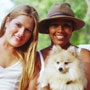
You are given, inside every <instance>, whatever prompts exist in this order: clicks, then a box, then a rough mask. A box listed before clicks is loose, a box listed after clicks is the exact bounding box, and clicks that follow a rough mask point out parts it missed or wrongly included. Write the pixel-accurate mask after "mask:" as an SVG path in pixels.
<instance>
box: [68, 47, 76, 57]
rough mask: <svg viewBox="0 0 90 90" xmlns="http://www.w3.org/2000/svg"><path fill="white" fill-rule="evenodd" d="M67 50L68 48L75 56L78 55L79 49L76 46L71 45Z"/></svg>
mask: <svg viewBox="0 0 90 90" xmlns="http://www.w3.org/2000/svg"><path fill="white" fill-rule="evenodd" d="M67 50H68V51H69V52H70V53H71V54H72V55H73V56H77V49H76V47H74V46H70V47H69V48H68V49H67Z"/></svg>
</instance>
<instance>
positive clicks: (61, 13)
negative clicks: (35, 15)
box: [47, 12, 72, 18]
mask: <svg viewBox="0 0 90 90" xmlns="http://www.w3.org/2000/svg"><path fill="white" fill-rule="evenodd" d="M55 15H66V16H72V15H69V14H66V13H63V12H57V13H53V14H50V15H48V16H47V18H49V17H52V16H55Z"/></svg>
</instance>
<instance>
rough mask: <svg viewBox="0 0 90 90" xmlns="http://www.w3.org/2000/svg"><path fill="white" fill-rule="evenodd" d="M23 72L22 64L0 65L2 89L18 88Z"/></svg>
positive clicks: (15, 89)
mask: <svg viewBox="0 0 90 90" xmlns="http://www.w3.org/2000/svg"><path fill="white" fill-rule="evenodd" d="M21 72H22V64H21V62H20V61H18V62H17V63H16V64H14V65H12V66H10V67H7V68H3V67H1V66H0V90H18V83H19V80H20V76H21Z"/></svg>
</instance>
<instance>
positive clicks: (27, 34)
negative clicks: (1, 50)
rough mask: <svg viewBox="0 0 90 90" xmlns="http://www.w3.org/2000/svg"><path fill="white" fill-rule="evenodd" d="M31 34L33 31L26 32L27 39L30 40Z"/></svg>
mask: <svg viewBox="0 0 90 90" xmlns="http://www.w3.org/2000/svg"><path fill="white" fill-rule="evenodd" d="M31 36H32V33H26V34H25V38H26V40H27V41H28V40H29V39H30V38H31Z"/></svg>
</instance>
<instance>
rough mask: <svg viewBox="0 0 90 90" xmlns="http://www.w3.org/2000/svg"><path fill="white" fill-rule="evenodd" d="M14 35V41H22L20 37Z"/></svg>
mask: <svg viewBox="0 0 90 90" xmlns="http://www.w3.org/2000/svg"><path fill="white" fill-rule="evenodd" d="M14 37H15V39H16V41H18V42H20V41H22V39H21V38H20V37H18V36H17V35H14Z"/></svg>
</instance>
